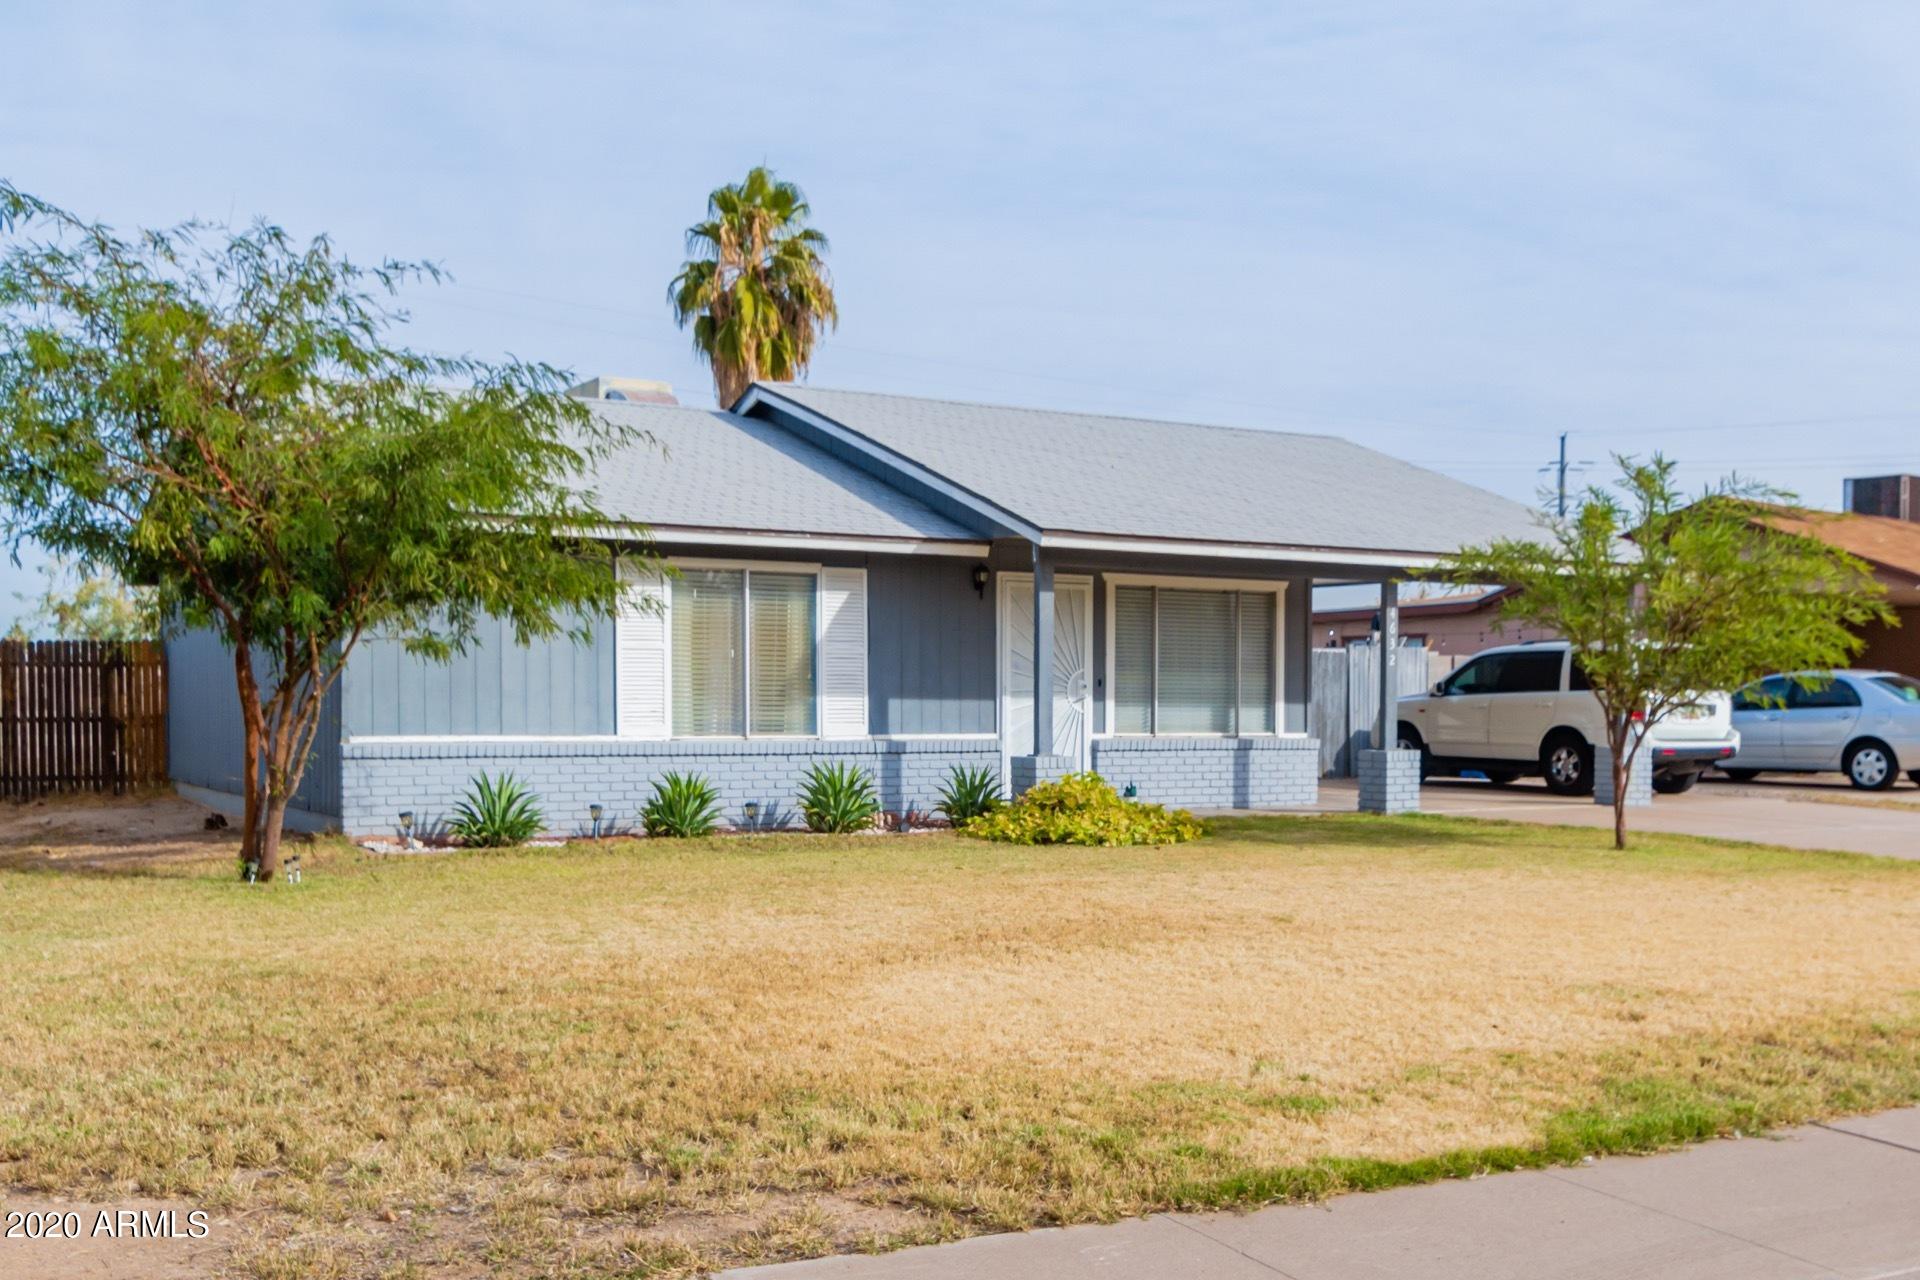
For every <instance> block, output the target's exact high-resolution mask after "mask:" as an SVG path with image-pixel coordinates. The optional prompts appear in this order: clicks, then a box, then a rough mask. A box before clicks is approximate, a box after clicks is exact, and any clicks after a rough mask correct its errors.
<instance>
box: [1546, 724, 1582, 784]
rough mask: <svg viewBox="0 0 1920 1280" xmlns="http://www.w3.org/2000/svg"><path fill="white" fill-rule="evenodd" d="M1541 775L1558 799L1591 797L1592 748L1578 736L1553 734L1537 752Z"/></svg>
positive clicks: (1573, 734)
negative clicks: (1564, 797) (1563, 797)
mask: <svg viewBox="0 0 1920 1280" xmlns="http://www.w3.org/2000/svg"><path fill="white" fill-rule="evenodd" d="M1540 773H1541V776H1543V777H1545V778H1546V780H1547V790H1549V791H1551V792H1553V794H1555V795H1557V796H1584V795H1591V794H1593V748H1592V747H1590V746H1588V745H1587V741H1586V739H1585V738H1582V737H1581V736H1580V735H1579V734H1577V733H1556V734H1553V735H1552V736H1550V737H1549V738H1548V739H1547V741H1546V743H1545V744H1544V745H1543V746H1542V747H1541V748H1540Z"/></svg>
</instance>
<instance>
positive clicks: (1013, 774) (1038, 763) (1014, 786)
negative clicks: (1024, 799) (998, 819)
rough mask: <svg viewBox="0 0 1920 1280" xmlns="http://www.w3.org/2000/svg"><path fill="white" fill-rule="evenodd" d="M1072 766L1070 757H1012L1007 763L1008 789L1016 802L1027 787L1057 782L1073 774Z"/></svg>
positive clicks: (1072, 762)
mask: <svg viewBox="0 0 1920 1280" xmlns="http://www.w3.org/2000/svg"><path fill="white" fill-rule="evenodd" d="M1073 766H1074V761H1073V757H1072V756H1014V757H1013V758H1012V759H1010V760H1008V761H1007V772H1008V775H1009V776H1008V778H1007V782H1008V784H1009V785H1008V789H1009V790H1010V791H1012V792H1013V796H1014V799H1016V800H1017V799H1019V798H1020V797H1021V796H1023V795H1025V794H1026V792H1027V789H1028V788H1029V787H1033V786H1036V785H1038V784H1039V783H1042V782H1058V781H1059V780H1060V779H1061V778H1064V777H1066V776H1067V775H1068V774H1070V773H1072V772H1073Z"/></svg>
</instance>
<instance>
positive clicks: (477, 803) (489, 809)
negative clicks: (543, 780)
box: [451, 773, 546, 849]
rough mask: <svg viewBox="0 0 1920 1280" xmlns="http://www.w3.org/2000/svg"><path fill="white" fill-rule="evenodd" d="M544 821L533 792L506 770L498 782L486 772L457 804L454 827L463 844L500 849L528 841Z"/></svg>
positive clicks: (538, 831) (538, 830) (474, 781)
mask: <svg viewBox="0 0 1920 1280" xmlns="http://www.w3.org/2000/svg"><path fill="white" fill-rule="evenodd" d="M545 822H546V819H545V818H544V817H542V816H541V813H540V807H539V806H538V805H537V804H535V803H534V799H533V792H531V791H529V790H528V789H527V788H526V787H525V786H523V785H522V784H521V783H520V782H519V780H518V779H516V778H515V777H514V776H513V775H512V774H510V773H503V774H501V775H500V778H499V781H497V782H496V781H494V780H493V779H491V778H489V777H487V775H486V774H484V773H483V774H481V775H479V776H478V777H476V778H475V779H474V780H473V784H472V787H471V789H470V790H469V791H468V792H467V797H466V799H464V800H462V801H461V802H460V803H459V804H458V805H457V806H455V808H454V811H453V822H452V824H451V829H452V831H453V834H454V835H456V836H458V837H459V838H460V842H461V843H462V844H466V845H473V846H476V847H479V848H482V849H501V848H505V847H507V846H509V845H516V844H525V843H526V842H527V841H529V840H531V839H533V837H535V836H537V835H539V834H540V828H541V826H542V825H543V824H544V823H545Z"/></svg>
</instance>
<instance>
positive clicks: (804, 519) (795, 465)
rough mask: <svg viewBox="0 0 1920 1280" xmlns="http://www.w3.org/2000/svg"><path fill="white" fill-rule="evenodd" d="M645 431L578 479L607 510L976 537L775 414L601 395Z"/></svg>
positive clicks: (597, 407) (606, 405)
mask: <svg viewBox="0 0 1920 1280" xmlns="http://www.w3.org/2000/svg"><path fill="white" fill-rule="evenodd" d="M591 407H592V410H593V412H594V414H595V415H596V416H597V417H600V418H603V419H605V420H607V421H609V422H613V423H617V424H620V425H622V426H626V427H630V428H634V429H637V430H638V431H640V432H644V433H645V436H644V437H642V438H637V439H635V440H633V441H631V442H629V443H627V444H625V445H623V446H621V447H620V448H619V449H618V450H617V451H616V452H615V453H614V454H613V455H612V456H611V457H608V458H606V459H604V460H602V461H601V462H600V463H599V464H598V465H597V466H596V467H595V469H594V472H593V474H591V475H589V476H584V477H582V478H581V479H580V481H579V484H580V486H581V487H582V488H587V489H592V490H593V491H594V493H595V495H596V496H597V497H598V500H599V505H600V509H601V510H602V511H603V512H605V513H606V515H607V516H608V518H609V519H612V520H615V521H619V522H622V523H634V524H644V525H648V526H650V527H653V528H692V529H716V530H735V531H740V532H754V533H768V532H771V533H795V534H803V535H808V536H820V537H828V536H840V537H847V536H852V537H862V538H906V539H914V540H938V541H960V542H972V541H977V540H978V539H979V534H978V533H976V532H975V531H974V530H972V529H970V528H968V527H966V526H964V525H962V524H960V523H958V522H957V521H954V520H952V519H949V518H948V517H946V516H943V515H941V514H939V513H938V512H936V511H934V510H932V509H931V508H930V507H928V506H927V505H926V504H925V503H923V502H919V501H917V500H916V499H914V498H913V497H912V496H910V495H908V494H906V493H903V492H901V491H900V490H899V489H898V488H896V487H894V486H892V485H889V484H887V483H886V482H885V481H884V480H881V479H880V478H878V477H876V476H874V475H871V474H869V473H868V472H865V471H862V470H860V469H859V468H857V467H854V466H851V465H849V464H848V463H846V462H844V461H842V460H841V459H839V458H835V457H833V456H831V455H830V454H828V453H827V452H825V451H824V450H822V449H819V448H816V447H815V446H813V445H810V444H808V443H807V442H806V441H804V440H801V439H799V438H797V437H796V436H794V435H793V434H792V433H791V432H788V431H784V430H782V429H781V428H780V427H778V426H776V425H775V424H773V423H770V422H763V421H760V420H759V419H755V418H744V417H741V416H739V415H737V414H731V413H725V412H722V411H720V410H717V409H693V408H685V407H677V406H666V405H654V404H637V403H626V404H622V403H620V402H617V401H615V402H607V401H594V402H593V403H592V406H591Z"/></svg>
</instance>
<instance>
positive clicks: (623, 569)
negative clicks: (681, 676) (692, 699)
mask: <svg viewBox="0 0 1920 1280" xmlns="http://www.w3.org/2000/svg"><path fill="white" fill-rule="evenodd" d="M620 578H621V583H622V586H623V588H624V589H623V590H622V591H621V593H620V613H619V616H618V617H617V618H616V620H615V622H614V648H615V659H614V663H615V670H614V690H615V698H616V701H615V704H614V728H615V732H617V733H618V734H619V735H620V736H621V737H623V738H664V737H666V736H667V584H666V582H665V581H664V580H663V579H662V578H661V577H660V575H658V574H656V573H649V572H647V571H646V570H645V569H644V567H643V566H642V565H641V564H639V563H638V562H636V561H632V560H622V561H620Z"/></svg>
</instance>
